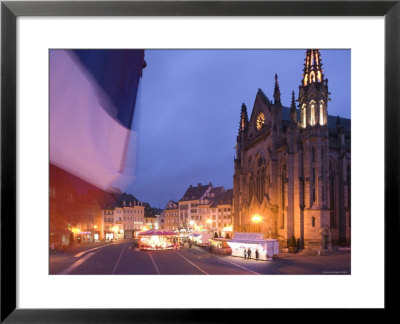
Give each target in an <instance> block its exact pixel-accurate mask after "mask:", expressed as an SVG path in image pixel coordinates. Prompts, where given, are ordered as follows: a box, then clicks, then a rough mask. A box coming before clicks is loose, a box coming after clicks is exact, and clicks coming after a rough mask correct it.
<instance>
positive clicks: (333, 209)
mask: <svg viewBox="0 0 400 324" xmlns="http://www.w3.org/2000/svg"><path fill="white" fill-rule="evenodd" d="M335 189H336V188H335V173H334V170H333V165H332V164H331V163H330V164H329V209H330V227H331V228H335V227H336V217H335V214H336V204H335Z"/></svg>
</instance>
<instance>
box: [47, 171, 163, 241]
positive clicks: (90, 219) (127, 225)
mask: <svg viewBox="0 0 400 324" xmlns="http://www.w3.org/2000/svg"><path fill="white" fill-rule="evenodd" d="M49 194H50V204H49V208H50V224H49V232H50V246H51V247H52V248H62V247H68V246H70V245H72V244H75V243H81V242H82V243H83V242H94V241H102V240H112V239H123V238H125V239H129V238H133V235H134V231H138V230H143V229H152V228H158V219H159V216H160V215H159V214H160V211H159V210H157V209H155V208H151V206H150V205H149V204H148V203H145V202H142V201H139V200H138V199H137V198H136V197H134V196H133V195H131V194H127V193H114V194H113V193H108V192H104V191H102V190H99V189H97V188H96V187H93V186H91V185H90V184H88V183H86V182H84V181H82V180H81V179H79V178H77V177H75V176H73V175H71V174H70V173H68V172H66V171H64V170H62V169H60V168H57V167H56V166H54V165H50V193H49Z"/></svg>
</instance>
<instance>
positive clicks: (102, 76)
mask: <svg viewBox="0 0 400 324" xmlns="http://www.w3.org/2000/svg"><path fill="white" fill-rule="evenodd" d="M74 53H75V54H76V55H77V57H78V58H79V60H80V62H81V64H82V65H83V66H84V67H85V69H86V70H87V72H89V73H90V74H91V75H92V77H93V78H94V79H95V80H96V82H97V83H98V85H99V86H100V87H101V88H102V89H103V90H104V92H105V93H106V94H107V95H108V97H109V98H108V99H109V100H111V101H112V103H113V105H114V106H115V108H116V109H117V111H107V112H108V113H109V114H110V115H111V116H112V117H113V118H116V119H117V120H118V121H119V122H120V123H121V124H122V125H124V126H125V127H126V128H129V129H130V128H131V125H132V119H133V114H134V109H135V102H136V96H137V90H138V85H139V80H140V77H141V75H142V69H143V66H144V50H98V49H95V50H74ZM104 107H105V108H106V107H107V106H104Z"/></svg>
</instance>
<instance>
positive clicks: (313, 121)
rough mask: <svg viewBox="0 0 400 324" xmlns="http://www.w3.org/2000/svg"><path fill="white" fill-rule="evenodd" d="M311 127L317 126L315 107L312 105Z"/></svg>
mask: <svg viewBox="0 0 400 324" xmlns="http://www.w3.org/2000/svg"><path fill="white" fill-rule="evenodd" d="M310 124H311V126H314V125H315V105H314V104H311V120H310Z"/></svg>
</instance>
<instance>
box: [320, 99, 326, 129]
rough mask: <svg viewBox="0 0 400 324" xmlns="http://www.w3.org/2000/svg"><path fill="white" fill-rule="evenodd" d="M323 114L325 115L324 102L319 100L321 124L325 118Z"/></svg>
mask: <svg viewBox="0 0 400 324" xmlns="http://www.w3.org/2000/svg"><path fill="white" fill-rule="evenodd" d="M324 116H325V113H324V102H323V101H322V100H321V101H320V102H319V124H320V125H321V126H322V125H325V118H324Z"/></svg>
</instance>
